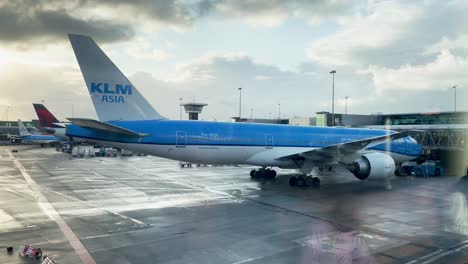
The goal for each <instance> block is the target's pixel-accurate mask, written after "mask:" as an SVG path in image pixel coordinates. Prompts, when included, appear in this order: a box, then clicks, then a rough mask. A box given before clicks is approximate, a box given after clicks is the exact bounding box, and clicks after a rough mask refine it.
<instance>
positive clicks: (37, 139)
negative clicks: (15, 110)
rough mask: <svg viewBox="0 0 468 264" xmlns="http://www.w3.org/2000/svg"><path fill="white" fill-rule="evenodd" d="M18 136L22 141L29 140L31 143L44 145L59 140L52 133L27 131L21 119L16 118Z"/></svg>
mask: <svg viewBox="0 0 468 264" xmlns="http://www.w3.org/2000/svg"><path fill="white" fill-rule="evenodd" d="M18 129H19V138H20V139H21V141H22V142H29V143H31V144H38V145H41V146H45V145H46V144H50V143H54V142H57V141H60V139H59V138H58V137H54V136H52V135H35V134H31V133H29V131H28V130H27V129H26V127H25V126H24V124H23V122H21V120H18Z"/></svg>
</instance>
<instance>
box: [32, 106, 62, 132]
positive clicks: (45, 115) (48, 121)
mask: <svg viewBox="0 0 468 264" xmlns="http://www.w3.org/2000/svg"><path fill="white" fill-rule="evenodd" d="M33 105H34V109H35V110H36V114H37V117H38V118H39V124H40V125H41V127H52V123H59V122H60V121H58V119H57V118H55V116H54V115H53V114H52V113H51V112H49V110H47V108H46V107H45V106H44V105H43V104H33Z"/></svg>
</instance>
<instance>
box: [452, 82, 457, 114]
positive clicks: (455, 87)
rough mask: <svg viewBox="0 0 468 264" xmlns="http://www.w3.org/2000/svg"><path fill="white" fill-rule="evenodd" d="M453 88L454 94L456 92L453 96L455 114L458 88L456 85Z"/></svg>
mask: <svg viewBox="0 0 468 264" xmlns="http://www.w3.org/2000/svg"><path fill="white" fill-rule="evenodd" d="M452 88H453V92H454V94H453V105H454V107H455V112H456V111H457V86H456V85H454V86H453V87H452Z"/></svg>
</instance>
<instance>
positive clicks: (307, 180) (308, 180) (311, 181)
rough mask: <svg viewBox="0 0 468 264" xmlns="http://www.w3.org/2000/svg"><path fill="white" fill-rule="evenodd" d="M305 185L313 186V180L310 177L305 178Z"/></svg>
mask: <svg viewBox="0 0 468 264" xmlns="http://www.w3.org/2000/svg"><path fill="white" fill-rule="evenodd" d="M305 184H306V185H307V186H312V185H313V184H314V180H313V177H312V176H307V177H305Z"/></svg>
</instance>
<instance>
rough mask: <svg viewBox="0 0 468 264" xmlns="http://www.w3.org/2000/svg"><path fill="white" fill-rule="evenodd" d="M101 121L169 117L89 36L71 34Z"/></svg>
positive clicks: (70, 36)
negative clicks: (156, 108)
mask: <svg viewBox="0 0 468 264" xmlns="http://www.w3.org/2000/svg"><path fill="white" fill-rule="evenodd" d="M68 38H69V39H70V43H71V45H72V47H73V51H74V52H75V56H76V59H77V61H78V64H79V65H80V69H81V73H82V74H83V78H84V80H85V82H86V86H87V87H88V91H89V94H90V95H91V99H92V101H93V104H94V108H95V109H96V113H97V115H98V117H99V120H100V121H116V120H151V119H166V118H164V117H163V116H161V115H160V114H159V113H158V112H157V111H156V110H155V109H154V108H153V107H152V106H151V104H149V103H148V101H147V100H146V99H145V98H144V97H143V96H142V95H141V94H140V92H139V91H138V90H137V89H136V87H135V86H134V85H133V84H132V83H131V82H130V81H129V80H128V79H127V77H125V75H124V74H123V73H122V72H121V71H120V70H119V69H118V68H117V66H115V64H114V63H113V62H112V61H111V60H110V59H109V58H108V57H107V56H106V54H105V53H104V52H103V51H102V50H101V49H100V48H99V46H98V45H97V44H96V43H95V42H94V40H93V39H92V38H91V37H89V36H84V35H76V34H68Z"/></svg>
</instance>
